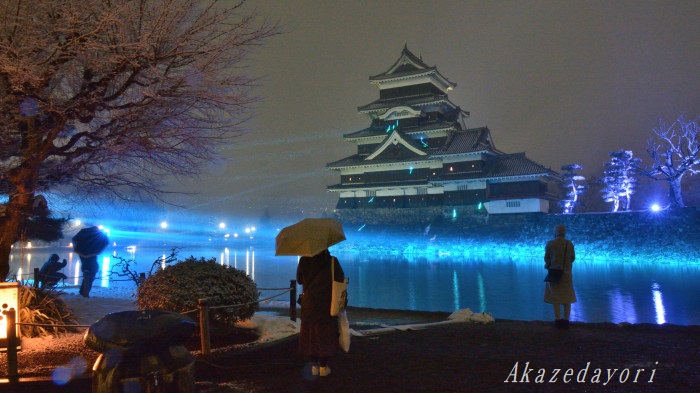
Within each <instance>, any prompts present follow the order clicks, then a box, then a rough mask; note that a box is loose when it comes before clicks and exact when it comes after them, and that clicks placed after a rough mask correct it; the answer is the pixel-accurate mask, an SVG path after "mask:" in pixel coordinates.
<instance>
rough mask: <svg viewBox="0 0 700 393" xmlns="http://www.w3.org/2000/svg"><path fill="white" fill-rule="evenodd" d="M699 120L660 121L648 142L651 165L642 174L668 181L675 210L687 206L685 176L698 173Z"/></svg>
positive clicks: (683, 116)
mask: <svg viewBox="0 0 700 393" xmlns="http://www.w3.org/2000/svg"><path fill="white" fill-rule="evenodd" d="M698 120H699V119H695V120H688V118H687V117H686V116H685V115H680V116H678V118H677V119H676V120H675V121H674V122H673V123H671V124H667V123H665V122H664V121H663V120H661V119H660V120H659V122H658V124H657V126H656V127H654V129H653V130H652V132H653V135H652V136H651V137H649V140H648V141H647V153H648V154H649V157H650V158H651V161H652V163H651V166H650V167H649V168H648V169H644V170H640V172H641V173H642V174H644V175H646V176H649V177H650V178H652V179H654V180H666V181H667V182H668V185H669V193H668V195H669V200H670V202H671V207H674V208H676V207H684V206H685V204H684V203H683V195H682V193H681V181H682V180H683V176H684V175H685V174H688V173H689V174H696V173H698V172H699V170H698V169H697V168H696V167H697V166H698V165H699V164H700V154H699V150H700V149H699V145H698V131H700V126H698Z"/></svg>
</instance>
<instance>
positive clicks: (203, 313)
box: [198, 299, 211, 355]
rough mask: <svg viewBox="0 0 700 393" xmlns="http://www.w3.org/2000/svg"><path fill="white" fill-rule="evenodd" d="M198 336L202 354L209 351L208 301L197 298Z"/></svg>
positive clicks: (206, 353) (207, 353)
mask: <svg viewBox="0 0 700 393" xmlns="http://www.w3.org/2000/svg"><path fill="white" fill-rule="evenodd" d="M198 303H199V338H200V342H201V345H202V354H203V355H209V354H210V353H211V336H210V332H209V302H208V301H207V299H199V300H198Z"/></svg>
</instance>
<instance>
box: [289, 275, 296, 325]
mask: <svg viewBox="0 0 700 393" xmlns="http://www.w3.org/2000/svg"><path fill="white" fill-rule="evenodd" d="M289 289H290V291H289V319H291V320H292V321H294V322H296V320H297V280H290V283H289Z"/></svg>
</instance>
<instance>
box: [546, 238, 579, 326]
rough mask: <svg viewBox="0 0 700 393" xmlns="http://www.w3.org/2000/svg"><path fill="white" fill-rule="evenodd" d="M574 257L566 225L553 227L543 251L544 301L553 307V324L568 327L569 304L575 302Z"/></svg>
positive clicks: (574, 253)
mask: <svg viewBox="0 0 700 393" xmlns="http://www.w3.org/2000/svg"><path fill="white" fill-rule="evenodd" d="M575 259H576V252H575V251H574V244H573V243H572V242H571V241H570V240H568V239H566V227H565V226H564V225H562V224H559V225H557V226H556V227H554V239H552V240H550V241H548V242H547V245H546V246H545V251H544V262H545V266H544V267H545V269H547V271H548V273H547V277H546V278H545V288H544V301H545V303H550V304H552V306H553V307H554V318H555V322H554V324H555V326H556V327H557V328H558V329H568V328H569V318H570V317H571V304H572V303H575V302H576V293H575V291H574V280H573V275H572V267H573V263H574V260H575Z"/></svg>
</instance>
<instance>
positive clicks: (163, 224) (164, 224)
mask: <svg viewBox="0 0 700 393" xmlns="http://www.w3.org/2000/svg"><path fill="white" fill-rule="evenodd" d="M160 227H161V228H162V229H165V228H167V227H168V223H167V222H165V221H163V222H161V223H160Z"/></svg>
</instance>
